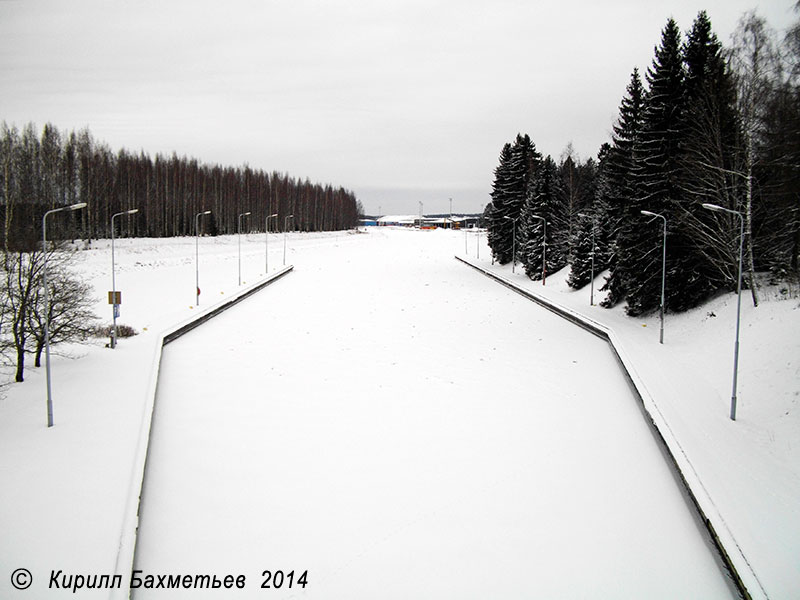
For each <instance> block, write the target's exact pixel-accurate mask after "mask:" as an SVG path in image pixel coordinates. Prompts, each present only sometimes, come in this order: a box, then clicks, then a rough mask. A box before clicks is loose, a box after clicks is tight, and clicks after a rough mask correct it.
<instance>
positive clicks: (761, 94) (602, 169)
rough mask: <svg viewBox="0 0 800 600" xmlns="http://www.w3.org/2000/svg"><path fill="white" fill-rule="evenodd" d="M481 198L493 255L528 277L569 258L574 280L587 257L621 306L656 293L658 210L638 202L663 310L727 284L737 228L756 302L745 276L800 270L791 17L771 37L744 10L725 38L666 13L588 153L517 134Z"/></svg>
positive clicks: (704, 24) (631, 307)
mask: <svg viewBox="0 0 800 600" xmlns="http://www.w3.org/2000/svg"><path fill="white" fill-rule="evenodd" d="M797 8H798V9H800V3H798V4H797ZM491 197H492V201H491V202H490V203H489V204H488V205H487V207H486V210H485V213H484V215H485V218H486V222H487V228H488V241H489V245H490V247H491V248H492V253H493V256H494V258H495V260H497V261H499V262H500V263H502V264H505V263H508V262H510V261H511V260H517V261H520V262H521V263H522V265H523V266H524V268H525V271H526V273H527V274H528V275H529V276H530V277H531V278H532V279H540V278H542V277H545V276H546V273H547V272H554V271H558V270H560V269H561V268H563V267H565V266H567V265H570V275H569V279H568V283H569V285H570V286H572V287H574V288H580V287H582V286H584V285H586V284H587V283H588V282H589V280H590V272H591V271H590V269H591V266H592V263H593V264H594V269H595V273H599V272H602V271H604V270H608V276H607V278H606V281H605V284H604V287H603V289H604V290H606V291H607V294H606V299H605V301H604V305H605V306H614V305H616V304H618V303H620V302H623V301H624V302H625V303H626V310H627V312H628V314H631V315H638V314H642V313H645V312H648V311H650V310H653V309H655V308H657V307H658V306H659V305H660V301H661V298H660V295H661V272H662V271H661V269H662V234H661V232H662V226H663V220H662V219H661V218H658V217H653V216H652V215H646V214H643V213H642V211H646V212H647V213H653V214H657V215H660V217H663V219H666V227H667V234H666V246H667V258H666V281H667V284H666V288H667V295H666V300H665V305H666V307H667V308H668V309H669V310H671V311H683V310H687V309H689V308H692V307H694V306H697V305H698V304H699V303H701V302H703V301H704V300H705V299H707V298H708V297H709V296H710V295H711V294H713V293H715V292H716V291H718V290H726V289H734V290H735V289H736V284H737V280H738V261H739V243H740V235H739V231H740V227H742V228H743V231H744V234H743V237H742V242H743V247H744V263H745V264H744V267H745V277H744V284H745V285H746V286H747V287H748V288H749V289H750V291H751V294H752V297H753V301H754V303H757V301H758V299H757V284H758V278H757V276H756V273H769V274H770V275H771V277H772V278H773V279H780V278H786V277H797V276H798V274H800V270H798V258H799V257H800V23H798V24H796V25H795V26H794V27H792V28H791V29H790V30H789V31H788V33H787V34H786V36H785V37H784V38H783V39H782V40H779V39H778V38H777V35H776V34H775V33H774V32H772V31H771V30H770V28H769V27H768V25H767V24H766V22H765V21H764V20H763V19H762V18H760V17H759V16H758V15H756V14H755V13H754V12H750V13H746V14H745V15H743V17H742V18H741V19H740V21H739V24H738V27H737V29H736V31H735V33H734V36H733V40H732V45H731V46H730V47H729V48H726V47H724V46H723V45H722V43H721V42H720V41H719V40H718V38H717V36H716V35H715V34H714V32H713V30H712V27H711V22H710V20H709V18H708V15H707V14H706V13H705V12H700V13H699V14H698V16H697V18H696V19H695V21H694V23H693V25H692V28H691V29H690V31H689V32H688V33H687V34H686V36H685V39H682V35H681V32H680V30H679V28H678V26H677V24H676V23H675V21H674V20H673V19H669V20H668V21H667V24H666V26H665V27H664V29H663V31H662V34H661V40H660V43H659V45H658V46H657V47H656V49H655V56H654V57H653V61H652V64H651V66H650V67H649V68H648V70H647V72H646V74H645V77H644V81H643V80H642V77H641V75H640V73H639V71H638V70H637V69H634V70H633V73H632V74H631V78H630V83H629V84H628V86H627V89H626V92H625V94H624V96H623V98H622V101H621V103H620V108H619V116H618V118H617V120H616V122H615V124H614V127H613V134H612V139H611V141H610V143H605V144H603V146H602V147H601V148H600V150H599V152H598V155H597V157H596V158H590V159H588V160H586V161H581V160H580V159H579V158H578V157H577V156H576V155H575V153H574V151H573V149H572V147H571V145H570V146H568V147H567V149H566V150H565V152H564V154H563V155H562V156H561V157H560V160H559V161H558V162H556V161H555V160H553V159H552V158H551V157H550V156H547V157H543V156H542V155H541V154H540V153H539V152H538V151H537V150H536V146H535V144H534V142H533V141H532V140H531V138H530V137H529V136H528V135H522V134H520V135H517V137H516V139H515V140H514V141H513V142H511V143H508V144H505V145H504V147H503V149H502V151H501V154H500V158H499V164H498V166H497V168H496V169H495V173H494V182H493V186H492V192H491ZM704 205H705V206H704ZM708 205H714V206H718V207H722V208H725V209H728V211H735V213H732V212H726V211H720V210H714V209H710V208H709V206H708ZM736 213H738V215H737V214H736ZM739 215H741V217H740V216H739Z"/></svg>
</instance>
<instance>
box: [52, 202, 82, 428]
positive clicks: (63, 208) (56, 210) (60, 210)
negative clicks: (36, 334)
mask: <svg viewBox="0 0 800 600" xmlns="http://www.w3.org/2000/svg"><path fill="white" fill-rule="evenodd" d="M85 206H86V202H79V203H78V204H71V205H69V206H62V207H61V208H54V209H53V210H48V211H47V212H46V213H44V216H43V217H42V253H43V254H44V266H43V268H42V287H44V357H45V366H46V371H47V426H48V427H52V426H53V392H52V389H53V388H52V385H51V379H50V291H49V290H48V289H47V215H52V214H53V213H57V212H62V211H67V210H69V211H72V210H78V209H79V208H83V207H85Z"/></svg>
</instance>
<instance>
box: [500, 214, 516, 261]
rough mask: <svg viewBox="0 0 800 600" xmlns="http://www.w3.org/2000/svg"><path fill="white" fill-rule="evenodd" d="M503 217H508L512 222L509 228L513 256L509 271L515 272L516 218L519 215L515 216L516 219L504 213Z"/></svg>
mask: <svg viewBox="0 0 800 600" xmlns="http://www.w3.org/2000/svg"><path fill="white" fill-rule="evenodd" d="M503 218H504V219H508V220H509V221H511V222H512V223H513V224H514V225H513V228H512V229H511V256H512V257H513V262H512V263H511V272H512V273H515V272H516V271H515V269H516V267H517V219H519V217H517V219H512V218H511V217H509V216H508V215H506V216H505V217H503Z"/></svg>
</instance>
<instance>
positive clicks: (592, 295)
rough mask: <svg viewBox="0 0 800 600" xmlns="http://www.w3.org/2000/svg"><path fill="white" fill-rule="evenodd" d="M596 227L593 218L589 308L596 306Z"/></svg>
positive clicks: (582, 215)
mask: <svg viewBox="0 0 800 600" xmlns="http://www.w3.org/2000/svg"><path fill="white" fill-rule="evenodd" d="M578 216H579V217H584V218H587V217H588V216H589V215H587V214H585V213H578ZM595 227H596V223H595V220H594V217H592V274H591V275H590V282H589V283H590V288H589V306H594V253H595V245H594V230H595Z"/></svg>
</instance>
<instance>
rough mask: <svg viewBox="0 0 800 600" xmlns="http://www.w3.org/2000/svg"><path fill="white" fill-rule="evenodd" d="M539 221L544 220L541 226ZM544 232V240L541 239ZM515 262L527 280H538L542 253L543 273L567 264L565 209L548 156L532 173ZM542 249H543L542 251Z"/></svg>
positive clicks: (555, 166)
mask: <svg viewBox="0 0 800 600" xmlns="http://www.w3.org/2000/svg"><path fill="white" fill-rule="evenodd" d="M537 217H542V218H543V219H545V220H546V226H545V223H543V222H542V219H539V218H537ZM545 231H546V234H547V235H546V238H545V237H544V234H545ZM519 232H520V239H521V243H520V249H519V258H520V260H521V261H522V264H523V266H524V268H525V273H527V275H528V277H530V278H531V279H534V280H538V279H541V278H542V253H543V252H544V253H545V258H546V269H545V271H546V273H553V272H555V271H558V270H559V269H561V268H563V267H564V265H566V263H567V250H568V244H567V241H568V240H567V232H568V219H567V206H566V205H565V204H564V196H563V193H562V190H561V187H560V178H559V175H558V166H557V165H556V163H555V161H553V159H552V158H551V157H550V156H548V157H546V158H545V159H544V160H543V161H541V163H540V164H539V167H538V168H537V169H536V171H535V172H534V176H533V177H532V178H531V182H530V186H529V191H528V194H527V197H526V200H525V206H524V208H523V210H522V216H521V218H520V225H519ZM545 247H546V249H545Z"/></svg>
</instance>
